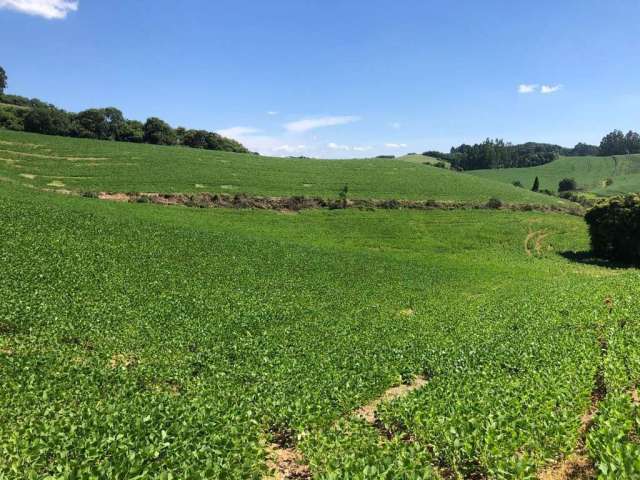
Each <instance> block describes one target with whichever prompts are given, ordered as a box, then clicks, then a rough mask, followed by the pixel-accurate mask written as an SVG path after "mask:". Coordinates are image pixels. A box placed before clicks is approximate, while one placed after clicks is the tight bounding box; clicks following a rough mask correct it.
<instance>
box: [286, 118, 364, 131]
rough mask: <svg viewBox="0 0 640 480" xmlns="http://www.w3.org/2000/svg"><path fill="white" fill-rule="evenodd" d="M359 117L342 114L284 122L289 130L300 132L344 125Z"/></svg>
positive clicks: (355, 120)
mask: <svg viewBox="0 0 640 480" xmlns="http://www.w3.org/2000/svg"><path fill="white" fill-rule="evenodd" d="M359 120H360V117H355V116H342V117H318V118H305V119H302V120H298V121H296V122H291V123H287V124H285V126H284V128H286V129H287V130H288V131H289V132H294V133H301V132H308V131H309V130H313V129H315V128H322V127H333V126H335V125H346V124H349V123H353V122H357V121H359Z"/></svg>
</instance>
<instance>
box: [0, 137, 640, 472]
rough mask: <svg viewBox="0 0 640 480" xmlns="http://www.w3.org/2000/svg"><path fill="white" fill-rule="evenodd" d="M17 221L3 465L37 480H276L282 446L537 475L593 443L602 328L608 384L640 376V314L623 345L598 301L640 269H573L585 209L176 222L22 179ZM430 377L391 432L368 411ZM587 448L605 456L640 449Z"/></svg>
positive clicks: (398, 465)
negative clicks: (388, 394)
mask: <svg viewBox="0 0 640 480" xmlns="http://www.w3.org/2000/svg"><path fill="white" fill-rule="evenodd" d="M12 148H15V147H12ZM44 148H46V147H42V149H44ZM71 153H72V152H70V151H68V152H67V154H68V155H70V154H71ZM81 154H82V155H86V154H87V152H86V151H82V152H77V153H74V157H73V158H77V157H78V156H80V155H81ZM37 158H39V157H37ZM57 162H58V163H59V162H62V160H57ZM67 162H70V163H71V164H72V165H73V164H74V162H75V160H67ZM95 162H96V163H97V162H99V160H95ZM0 211H2V215H1V216H0V229H2V232H3V235H2V241H0V258H2V259H3V275H2V276H0V289H1V290H2V292H3V301H2V302H1V303H0V377H1V378H2V384H3V388H2V389H1V391H0V411H1V412H2V418H3V421H2V422H0V449H1V451H2V455H0V472H13V471H16V472H20V473H21V475H22V476H23V478H44V477H49V476H53V477H58V476H61V474H60V472H67V473H66V474H65V475H66V477H68V478H73V477H76V478H88V477H103V478H116V477H117V478H134V477H136V476H141V477H149V478H152V477H160V478H170V477H173V478H221V479H222V478H225V479H226V478H234V479H244V478H256V479H258V478H264V476H265V475H266V474H267V473H268V472H269V470H271V473H274V470H275V471H281V472H282V470H280V469H281V468H285V467H283V466H282V465H280V464H278V463H274V460H273V459H274V458H280V457H281V456H284V457H287V458H293V459H294V460H291V462H292V463H289V464H283V465H288V467H286V468H293V467H295V468H296V469H298V470H297V471H299V472H300V475H302V474H304V475H305V476H310V475H312V476H313V477H315V478H346V477H349V478H371V479H373V478H379V477H380V472H384V471H392V472H394V478H425V479H442V478H451V474H453V473H456V474H458V475H459V476H460V477H462V478H478V477H479V476H482V477H486V478H498V477H502V476H503V475H507V474H508V475H509V476H522V477H527V478H534V477H535V476H536V472H542V471H544V470H545V469H546V468H547V466H548V465H549V464H553V462H554V461H555V459H557V458H559V457H560V456H561V455H562V454H565V453H566V452H570V451H571V450H572V449H573V446H574V445H575V444H576V443H577V442H578V440H579V439H583V437H582V433H581V431H582V430H581V424H580V419H581V417H582V416H583V415H584V412H585V411H587V410H590V409H593V408H594V407H593V405H592V390H593V389H594V388H595V387H594V378H595V377H596V372H598V371H602V368H603V367H602V365H603V363H602V362H603V359H602V355H603V354H602V352H601V350H600V348H599V346H598V345H599V344H598V341H597V339H598V338H599V337H598V335H602V333H601V332H602V331H604V332H606V335H607V338H609V339H610V340H609V355H610V359H609V360H608V361H607V368H608V369H607V370H606V377H605V378H606V381H607V382H608V383H607V385H609V387H608V388H611V389H614V388H619V387H616V386H623V385H626V384H627V382H628V380H627V379H626V377H624V375H627V374H628V375H632V376H633V377H632V378H637V375H638V374H639V372H638V371H637V368H636V367H637V365H640V362H638V356H637V352H638V351H640V350H639V349H638V348H634V347H633V346H634V345H637V343H633V342H637V341H638V339H640V331H638V329H637V323H636V322H628V323H626V326H625V327H624V328H625V330H624V339H625V342H626V343H624V344H620V343H616V338H618V337H617V336H618V335H620V334H621V332H622V331H621V330H620V329H621V328H622V327H620V325H619V324H618V322H616V321H615V318H617V317H615V318H614V317H612V316H611V315H610V314H609V313H607V307H606V305H605V304H603V299H605V298H609V297H608V296H610V295H612V294H613V292H624V291H628V289H629V288H632V286H633V285H636V284H637V282H638V280H639V277H638V273H637V271H635V270H629V271H620V272H616V271H611V270H608V269H607V268H604V267H597V266H590V265H582V264H578V263H572V262H570V261H569V260H567V259H565V258H563V257H562V256H560V255H558V254H557V253H562V252H567V251H573V250H577V251H581V250H584V249H585V248H587V244H588V242H587V236H586V229H585V226H584V224H583V222H582V220H581V219H580V218H578V217H573V216H568V215H563V214H549V213H547V214H542V213H535V212H527V213H525V212H491V211H474V210H469V211H450V212H449V211H433V212H428V213H425V212H412V211H388V210H387V211H380V210H378V211H358V210H336V211H323V210H315V211H307V212H304V213H302V214H298V215H281V214H279V213H277V212H265V211H247V210H233V209H214V210H199V209H184V208H166V207H159V206H155V205H140V204H119V203H110V202H102V201H99V200H94V199H85V198H79V197H73V196H65V195H56V194H53V193H47V192H39V191H37V190H34V189H29V188H26V187H24V186H21V185H18V184H15V183H13V182H7V181H0ZM530 232H534V233H535V232H537V233H538V236H537V237H536V236H535V235H532V233H530ZM525 238H526V241H525ZM585 292H587V294H585ZM614 296H615V305H616V309H617V308H620V309H621V311H622V312H624V314H625V318H636V317H637V316H638V315H639V314H640V306H639V305H638V302H637V301H636V300H635V299H634V297H632V296H631V297H630V296H618V295H614ZM601 329H602V330H601ZM567 332H571V334H570V335H567ZM626 348H629V349H628V350H626ZM616 362H618V363H619V362H626V363H624V364H623V366H622V368H619V367H620V366H619V365H618V363H616ZM625 366H626V367H625ZM628 368H630V369H631V370H629V371H628V370H627V369H628ZM414 378H419V379H422V380H421V382H422V383H420V384H419V385H422V388H420V389H419V390H418V391H415V392H413V393H412V394H410V395H407V396H406V397H404V398H399V399H397V400H396V401H395V402H385V403H382V404H380V405H379V406H377V407H376V411H377V415H378V417H379V418H380V422H382V423H381V424H375V425H374V424H371V423H369V421H368V420H365V419H363V417H362V416H361V415H360V414H359V413H357V412H359V409H361V408H363V406H366V405H367V404H370V402H373V401H375V399H376V398H378V397H380V396H381V395H383V394H384V392H385V391H386V390H387V389H388V388H389V387H393V386H397V385H400V384H401V383H402V382H404V383H411V382H413V381H414V380H412V379H414ZM397 388H398V389H399V388H400V387H397ZM620 398H626V397H619V396H613V397H612V400H611V401H612V402H614V403H612V404H611V405H609V407H608V408H604V407H605V406H604V405H603V409H602V413H601V414H600V417H599V420H600V421H601V422H603V425H605V426H606V425H608V423H607V422H608V421H610V419H613V418H617V417H614V416H613V415H615V414H616V410H615V408H614V407H616V405H619V404H620ZM605 401H606V400H603V402H605ZM615 402H618V403H615ZM371 408H373V407H371ZM607 412H609V413H607ZM607 415H610V416H607ZM634 418H635V417H634ZM381 425H382V426H381ZM43 432H46V435H45V434H43ZM589 435H590V439H591V440H590V441H592V442H593V443H592V444H593V445H602V447H600V449H595V450H593V451H590V452H589V455H590V456H591V458H592V459H593V461H594V462H595V461H606V452H607V451H609V450H610V449H611V448H623V447H624V448H631V450H629V451H632V450H633V444H631V443H625V440H624V439H621V438H618V437H615V438H614V437H611V436H610V435H609V436H608V434H607V430H606V427H602V428H597V429H592V431H591V432H590V434H589ZM389 436H391V437H393V439H392V440H386V439H387V438H388V437H389ZM16 438H19V439H20V441H16ZM61 439H64V440H61ZM581 441H582V440H581ZM598 442H601V443H598ZM603 442H608V443H603ZM426 444H428V445H432V448H429V449H426V448H424V447H422V445H426ZM33 445H37V448H33ZM605 445H606V447H605ZM487 451H491V452H492V453H491V455H486V454H485V452H487ZM292 465H293V466H292Z"/></svg>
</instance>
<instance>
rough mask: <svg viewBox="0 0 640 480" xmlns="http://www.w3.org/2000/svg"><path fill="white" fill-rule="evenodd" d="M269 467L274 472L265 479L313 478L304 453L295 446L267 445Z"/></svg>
mask: <svg viewBox="0 0 640 480" xmlns="http://www.w3.org/2000/svg"><path fill="white" fill-rule="evenodd" d="M267 455H268V459H267V467H268V468H269V470H270V471H271V472H272V474H271V475H270V476H267V477H265V480H285V479H296V478H298V479H300V478H311V471H310V470H309V467H308V466H307V465H305V464H304V459H303V458H302V454H300V452H298V451H297V450H296V449H295V448H293V447H291V448H286V447H282V446H280V445H278V444H277V443H272V444H270V445H268V446H267Z"/></svg>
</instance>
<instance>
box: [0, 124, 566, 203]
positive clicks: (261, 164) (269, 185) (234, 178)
mask: <svg viewBox="0 0 640 480" xmlns="http://www.w3.org/2000/svg"><path fill="white" fill-rule="evenodd" d="M0 175H2V176H5V177H8V178H11V179H14V180H19V181H21V182H23V183H27V184H29V185H32V186H35V187H39V188H42V187H53V188H58V189H69V190H75V191H81V190H93V191H95V190H106V191H114V192H130V191H134V192H163V193H175V192H181V193H197V192H212V193H237V192H241V193H245V194H251V195H266V196H281V195H305V196H315V195H318V196H322V197H336V196H337V194H338V192H339V191H340V189H342V187H343V186H344V185H345V184H346V185H348V186H349V192H350V194H351V195H352V196H353V197H354V198H381V199H388V198H397V199H411V200H416V199H420V200H428V199H432V200H445V201H470V202H486V201H487V200H489V199H490V198H492V197H495V198H499V199H501V200H502V201H505V202H513V203H531V204H546V205H549V204H562V203H563V202H562V201H561V200H559V199H557V198H549V197H548V196H546V195H540V194H535V193H532V192H528V191H525V190H523V189H518V188H515V187H513V186H512V185H505V184H503V183H501V182H497V181H492V180H485V179H480V178H478V177H474V176H472V175H467V174H458V173H455V172H450V171H448V170H444V169H441V168H436V167H431V166H428V165H423V164H413V163H410V162H405V161H402V160H386V159H369V160H309V159H306V160H305V159H283V158H268V157H259V156H255V155H245V154H232V153H225V152H212V151H204V150H196V149H187V148H180V147H159V146H152V145H137V144H132V143H119V142H106V141H95V140H79V139H70V138H61V137H47V136H42V135H34V134H25V133H18V132H9V131H0Z"/></svg>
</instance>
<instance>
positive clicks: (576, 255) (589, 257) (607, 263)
mask: <svg viewBox="0 0 640 480" xmlns="http://www.w3.org/2000/svg"><path fill="white" fill-rule="evenodd" d="M558 254H559V255H560V256H562V257H564V258H566V259H567V260H570V261H572V262H576V263H582V264H585V265H595V266H597V267H605V268H611V269H615V270H622V269H632V268H637V267H636V266H634V265H630V264H627V263H622V262H615V261H613V260H606V259H604V258H598V257H595V256H594V255H593V253H592V252H590V251H584V252H574V251H571V250H568V251H566V252H558Z"/></svg>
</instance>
